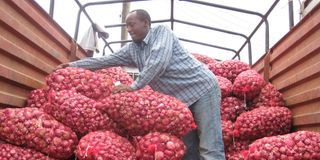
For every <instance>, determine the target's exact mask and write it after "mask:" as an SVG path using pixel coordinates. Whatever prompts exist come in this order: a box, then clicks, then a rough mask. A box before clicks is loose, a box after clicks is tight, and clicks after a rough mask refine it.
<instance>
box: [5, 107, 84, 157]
mask: <svg viewBox="0 0 320 160" xmlns="http://www.w3.org/2000/svg"><path fill="white" fill-rule="evenodd" d="M0 139H3V140H5V141H7V142H9V143H11V144H15V145H19V146H26V147H29V148H33V149H35V150H37V151H40V152H42V153H45V154H47V155H49V156H50V157H53V158H58V159H67V158H69V157H70V156H71V155H72V154H73V151H74V149H75V148H76V144H77V143H78V139H77V136H76V134H75V133H74V132H73V131H72V130H71V129H70V128H68V127H66V126H64V125H63V124H61V123H59V122H58V121H56V120H55V119H54V118H53V117H51V116H50V115H48V114H46V113H44V112H43V111H41V110H39V109H38V108H29V107H28V108H6V109H1V110H0Z"/></svg>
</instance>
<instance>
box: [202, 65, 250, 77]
mask: <svg viewBox="0 0 320 160" xmlns="http://www.w3.org/2000/svg"><path fill="white" fill-rule="evenodd" d="M208 68H209V69H210V70H211V71H212V72H213V73H214V74H215V75H217V76H221V77H225V78H227V79H229V80H230V81H231V82H234V80H235V78H236V77H237V76H238V75H239V74H240V73H241V72H243V71H246V70H249V69H250V66H249V64H247V63H245V62H242V61H239V60H225V61H222V62H216V63H210V64H208Z"/></svg>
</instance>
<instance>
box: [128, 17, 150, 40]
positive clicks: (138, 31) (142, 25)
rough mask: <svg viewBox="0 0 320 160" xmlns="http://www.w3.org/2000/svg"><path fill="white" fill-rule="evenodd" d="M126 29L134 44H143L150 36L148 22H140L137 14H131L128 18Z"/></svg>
mask: <svg viewBox="0 0 320 160" xmlns="http://www.w3.org/2000/svg"><path fill="white" fill-rule="evenodd" d="M126 27H127V30H128V32H129V34H130V36H131V38H132V40H133V41H134V42H141V41H142V40H143V39H144V38H145V37H146V35H147V34H148V30H149V24H148V21H147V20H140V19H139V17H138V16H137V13H136V12H132V13H129V14H128V16H127V17H126Z"/></svg>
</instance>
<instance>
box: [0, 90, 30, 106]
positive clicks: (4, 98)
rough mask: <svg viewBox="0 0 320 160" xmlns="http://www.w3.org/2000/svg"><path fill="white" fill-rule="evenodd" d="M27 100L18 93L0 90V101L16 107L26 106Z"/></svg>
mask: <svg viewBox="0 0 320 160" xmlns="http://www.w3.org/2000/svg"><path fill="white" fill-rule="evenodd" d="M26 100H27V98H26V97H21V96H18V95H14V94H10V93H6V92H2V91H0V102H1V103H3V104H7V105H11V106H16V107H24V106H25V105H26Z"/></svg>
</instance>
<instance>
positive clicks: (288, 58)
mask: <svg viewBox="0 0 320 160" xmlns="http://www.w3.org/2000/svg"><path fill="white" fill-rule="evenodd" d="M319 42H320V30H318V31H317V32H315V33H314V34H313V35H312V36H310V37H309V38H308V39H307V40H306V41H303V42H301V43H300V44H299V45H296V46H295V47H294V48H292V49H291V50H290V52H287V53H286V55H283V56H284V57H282V58H281V59H278V60H277V61H272V70H271V72H270V79H271V80H272V79H275V78H276V77H277V76H279V75H281V74H282V73H285V72H286V71H288V70H290V69H291V68H293V67H295V66H296V65H297V64H299V63H302V62H303V61H304V60H305V59H307V58H310V57H311V56H313V55H314V54H317V53H318V52H319V50H320V45H319Z"/></svg>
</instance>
